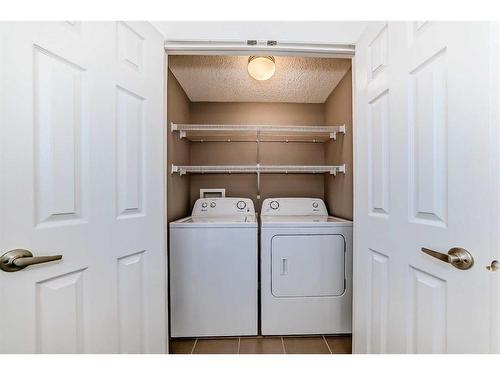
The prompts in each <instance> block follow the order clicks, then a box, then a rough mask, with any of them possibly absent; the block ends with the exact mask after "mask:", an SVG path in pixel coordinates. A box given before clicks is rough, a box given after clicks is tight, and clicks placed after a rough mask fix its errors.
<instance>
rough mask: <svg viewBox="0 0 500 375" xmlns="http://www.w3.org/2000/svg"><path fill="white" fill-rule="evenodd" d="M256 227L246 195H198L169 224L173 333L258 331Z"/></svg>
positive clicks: (193, 334)
mask: <svg viewBox="0 0 500 375" xmlns="http://www.w3.org/2000/svg"><path fill="white" fill-rule="evenodd" d="M257 230H258V227H257V220H256V215H255V208H254V205H253V202H252V201H251V200H250V199H246V198H202V199H198V200H197V201H196V203H195V205H194V208H193V212H192V215H191V216H190V217H186V218H184V219H181V220H177V221H174V222H172V223H170V319H171V320H170V323H171V336H172V337H200V336H243V335H256V334H257V329H258V328H257V327H258V324H257V320H258V294H257V289H258V281H257V278H258V268H257V265H258V239H257V238H258V235H257Z"/></svg>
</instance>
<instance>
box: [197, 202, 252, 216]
mask: <svg viewBox="0 0 500 375" xmlns="http://www.w3.org/2000/svg"><path fill="white" fill-rule="evenodd" d="M254 213H255V207H254V205H253V202H252V200H251V199H249V198H200V199H198V200H196V202H195V204H194V207H193V212H192V214H191V215H192V216H232V215H239V214H243V215H248V214H254Z"/></svg>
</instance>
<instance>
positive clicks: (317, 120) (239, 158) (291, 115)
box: [190, 102, 325, 210]
mask: <svg viewBox="0 0 500 375" xmlns="http://www.w3.org/2000/svg"><path fill="white" fill-rule="evenodd" d="M190 121H191V123H205V124H271V125H323V124H324V121H325V119H324V106H323V104H296V103H208V102H196V103H191V106H190ZM259 155H260V157H259V161H258V160H257V144H256V143H243V142H210V143H208V142H205V143H199V142H193V143H191V153H190V159H191V164H193V165H196V164H255V163H257V162H260V163H262V164H298V165H301V164H304V165H306V164H319V165H321V164H324V162H325V153H324V146H323V145H322V144H320V143H316V144H314V143H292V142H290V143H282V142H272V143H267V142H261V143H260V153H259ZM260 187H261V189H260V194H261V199H260V201H259V200H257V177H256V175H213V174H211V175H193V176H191V204H194V201H195V200H196V199H197V198H198V197H199V189H200V188H226V195H227V196H241V197H249V198H252V199H253V200H254V203H255V205H256V209H257V210H260V203H261V202H262V200H263V199H265V198H267V197H276V196H284V197H297V196H298V197H304V196H306V197H308V196H311V197H317V198H323V196H324V180H323V177H322V176H321V175H280V174H273V175H262V176H261V184H260Z"/></svg>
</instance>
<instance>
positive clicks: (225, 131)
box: [170, 122, 346, 142]
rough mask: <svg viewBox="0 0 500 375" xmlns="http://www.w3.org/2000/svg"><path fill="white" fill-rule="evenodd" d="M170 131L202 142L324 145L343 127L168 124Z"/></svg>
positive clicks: (335, 136)
mask: <svg viewBox="0 0 500 375" xmlns="http://www.w3.org/2000/svg"><path fill="white" fill-rule="evenodd" d="M170 131H171V132H176V131H178V132H179V138H180V139H184V138H186V139H188V140H190V141H202V142H205V141H206V142H209V141H214V142H221V141H229V142H231V141H232V140H235V141H260V142H266V141H282V142H294V141H296V142H325V141H328V140H329V139H333V140H336V139H337V133H342V134H345V133H346V126H345V125H340V126H322V125H321V126H320V125H318V126H312V125H310V126H305V125H304V126H291V125H290V126H289V125H229V124H176V123H174V122H172V123H171V124H170Z"/></svg>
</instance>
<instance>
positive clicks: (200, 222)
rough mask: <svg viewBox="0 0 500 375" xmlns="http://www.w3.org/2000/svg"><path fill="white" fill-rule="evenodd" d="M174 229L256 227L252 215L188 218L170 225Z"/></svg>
mask: <svg viewBox="0 0 500 375" xmlns="http://www.w3.org/2000/svg"><path fill="white" fill-rule="evenodd" d="M170 226H171V227H174V228H207V227H213V228H242V227H257V219H256V217H255V214H253V215H231V216H212V217H207V216H204V217H203V216H202V217H200V216H188V217H185V218H183V219H180V220H176V221H173V222H172V223H170Z"/></svg>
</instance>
